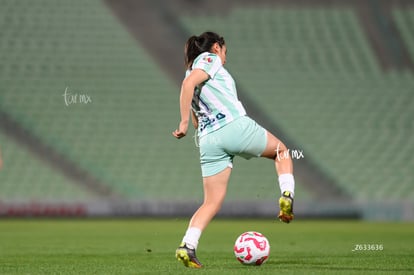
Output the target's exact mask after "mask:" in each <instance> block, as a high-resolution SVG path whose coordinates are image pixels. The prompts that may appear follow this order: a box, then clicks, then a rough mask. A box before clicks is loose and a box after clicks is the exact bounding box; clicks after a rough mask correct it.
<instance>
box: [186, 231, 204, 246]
mask: <svg viewBox="0 0 414 275" xmlns="http://www.w3.org/2000/svg"><path fill="white" fill-rule="evenodd" d="M200 236H201V230H200V229H198V228H197V227H190V228H188V229H187V231H186V232H185V235H184V238H183V242H184V243H186V244H187V247H188V248H190V249H197V246H198V240H199V239H200Z"/></svg>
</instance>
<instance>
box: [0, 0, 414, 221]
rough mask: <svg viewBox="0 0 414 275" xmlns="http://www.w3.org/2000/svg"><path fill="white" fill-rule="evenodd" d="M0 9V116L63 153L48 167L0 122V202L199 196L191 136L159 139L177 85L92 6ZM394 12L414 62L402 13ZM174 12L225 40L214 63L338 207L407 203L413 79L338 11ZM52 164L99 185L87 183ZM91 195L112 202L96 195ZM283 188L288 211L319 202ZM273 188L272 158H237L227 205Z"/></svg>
mask: <svg viewBox="0 0 414 275" xmlns="http://www.w3.org/2000/svg"><path fill="white" fill-rule="evenodd" d="M236 2H237V1H236ZM146 3H147V2H146ZM0 4H1V7H2V8H1V9H0V30H1V32H0V112H2V113H5V114H7V116H9V117H10V118H11V119H12V121H13V123H16V127H17V128H19V129H20V128H22V129H24V131H26V133H27V135H28V136H30V137H33V138H32V139H31V140H36V142H38V143H39V144H40V145H41V146H45V147H47V148H48V149H49V151H47V152H52V153H53V154H56V155H58V156H59V158H58V159H63V160H64V161H62V163H60V164H59V165H56V166H53V165H51V163H50V162H47V161H45V159H46V160H47V159H48V156H47V155H46V156H44V155H42V156H40V155H39V154H42V153H39V151H36V150H30V148H29V147H30V146H36V144H33V143H31V144H24V139H23V140H22V139H19V140H15V139H13V137H12V136H13V135H11V134H10V133H8V132H7V133H6V132H5V131H9V129H10V128H9V127H10V125H9V126H8V127H4V125H3V124H2V122H1V120H0V148H1V149H2V151H3V158H4V163H5V165H4V168H3V170H2V171H0V203H2V202H3V203H4V202H8V201H12V202H28V201H49V202H58V201H64V202H85V203H88V202H99V201H103V200H108V201H111V200H112V199H114V198H115V203H116V204H122V203H135V202H145V203H147V202H150V203H155V204H156V205H157V203H158V202H159V203H160V207H169V206H165V205H164V204H162V203H165V202H172V203H174V202H179V203H181V202H183V201H187V200H188V201H191V202H194V203H195V204H197V203H199V202H201V200H202V185H201V177H200V168H199V164H198V148H197V147H196V146H195V144H194V142H193V140H192V135H193V133H192V132H190V133H189V135H188V137H186V138H185V139H183V140H180V141H177V140H175V139H174V138H173V137H172V136H171V132H172V131H173V130H174V129H175V127H176V126H177V123H178V119H179V110H178V100H179V99H178V95H179V85H178V84H177V83H178V82H179V80H178V81H177V79H173V78H172V77H171V75H172V74H171V73H169V72H168V71H167V69H166V67H165V66H163V64H162V63H160V62H159V61H156V59H155V58H154V56H153V55H152V54H153V53H152V52H151V51H149V50H148V49H147V48H145V46H144V44H145V43H143V41H140V40H139V39H138V40H137V39H135V38H136V37H138V36H134V34H131V33H129V32H128V31H127V29H126V28H125V26H123V25H122V23H121V22H120V21H119V20H118V19H117V18H116V17H115V16H114V15H113V14H112V13H111V10H110V9H109V8H108V7H107V6H105V4H104V2H102V1H98V0H92V1H86V2H85V1H81V0H75V1H70V2H64V1H52V0H41V1H29V0H22V1H7V0H0ZM392 14H393V17H394V19H395V22H396V26H397V28H398V30H399V31H400V32H401V36H402V37H403V39H404V42H405V43H406V46H407V48H408V49H409V51H410V53H411V55H412V57H413V58H414V35H413V29H412V25H413V24H412V23H413V10H412V9H398V8H396V9H394V10H393V12H392ZM176 16H177V18H176V19H177V22H176V23H177V24H178V25H177V26H176V27H177V28H182V29H180V30H184V31H183V33H201V32H203V31H205V30H207V29H208V30H214V31H217V32H219V33H222V34H223V35H224V36H225V38H226V41H227V45H228V57H227V59H228V60H227V61H228V63H227V65H226V66H227V67H228V69H229V70H230V72H231V73H232V75H233V76H234V77H235V79H236V82H237V85H238V87H240V89H242V90H243V92H244V96H245V97H246V98H247V99H248V101H250V102H252V103H254V104H255V106H258V107H259V108H260V112H261V115H262V116H264V117H266V118H267V119H268V120H269V121H270V122H274V123H275V124H277V125H278V126H279V129H280V130H281V131H282V133H283V135H284V136H287V137H289V140H290V141H292V144H295V146H297V148H290V149H291V150H294V149H298V150H302V151H303V152H304V159H299V160H295V162H300V161H307V162H310V163H313V164H315V165H316V166H317V168H318V170H320V171H321V172H322V173H323V174H325V175H327V177H328V178H331V179H333V180H332V185H335V187H336V188H338V189H339V190H341V191H342V192H343V193H345V194H346V195H348V196H349V197H351V198H353V200H350V201H346V203H348V204H349V207H353V206H355V205H358V204H359V203H371V202H372V203H373V204H374V205H375V207H377V204H376V203H378V202H382V201H389V202H399V201H401V202H407V201H412V200H413V199H414V189H413V188H412V178H413V176H414V174H413V172H412V168H411V167H413V166H414V158H413V157H412V155H411V154H412V152H414V140H413V139H412V136H413V134H414V129H413V126H414V125H413V120H412V118H413V117H414V94H413V92H414V78H413V71H411V70H409V69H405V70H397V69H390V70H387V71H384V70H383V69H382V68H381V66H380V64H379V62H378V59H377V57H376V56H375V54H374V52H373V50H372V48H371V46H370V43H369V42H368V40H367V37H366V35H365V34H364V32H363V30H362V28H361V26H360V22H359V20H358V17H357V15H356V12H355V11H354V10H353V9H352V8H351V7H350V6H346V5H343V6H335V5H333V6H329V7H323V6H322V7H321V6H318V7H316V8H315V7H309V6H306V7H300V6H282V7H280V6H277V5H273V4H272V3H270V2H269V3H267V4H265V5H260V6H254V5H244V6H240V5H238V6H237V5H236V7H232V8H229V10H228V11H226V13H223V14H221V13H217V14H216V13H212V12H211V11H209V12H205V13H203V14H197V15H194V14H192V13H189V12H188V11H186V10H182V11H181V10H180V11H179V13H177V14H176ZM156 31H157V28H156V27H154V32H156ZM182 38H183V41H184V40H185V39H186V37H182ZM148 39H150V38H148ZM180 47H181V46H180ZM150 52H151V53H150ZM178 54H181V53H178ZM163 58H165V57H163ZM177 66H178V67H180V66H181V64H178V65H177ZM180 68H181V67H180ZM183 75H184V72H183ZM251 115H252V117H255V115H259V114H255V113H252V114H251ZM275 134H276V135H278V133H275ZM28 146H29V147H28ZM46 154H48V153H46ZM50 159H52V158H50ZM59 167H64V169H63V170H65V171H73V173H77V171H82V173H84V174H85V175H87V176H88V177H92V178H93V179H94V180H95V181H96V183H97V184H96V185H88V186H84V185H83V184H84V183H83V182H82V180H76V179H75V178H71V177H67V175H65V173H63V172H62V171H61V170H59V169H58V168H59ZM82 175H83V174H82ZM99 186H102V187H104V188H107V190H111V192H113V194H114V197H111V196H110V195H109V196H107V195H102V193H100V192H98V190H94V188H95V187H97V188H98V187H99ZM296 188H297V190H296V198H297V201H298V209H299V215H300V213H306V211H308V210H309V209H308V204H306V203H309V205H312V202H313V201H315V198H316V197H318V196H317V194H315V193H317V190H312V188H311V187H310V186H308V185H307V183H306V175H305V176H303V177H302V178H301V179H300V180H298V181H297V185H296ZM277 193H278V186H277V178H276V175H275V172H274V166H273V163H272V162H271V161H268V160H264V159H258V160H250V161H245V160H243V159H236V160H235V167H234V173H233V174H232V178H231V182H230V186H229V190H228V198H227V201H228V202H237V203H240V202H241V203H244V202H246V203H251V202H256V201H263V202H272V203H273V201H274V199H275V197H276V194H277ZM324 199H326V201H327V202H329V203H332V201H331V200H330V198H324ZM301 201H302V202H306V203H305V204H301ZM173 205H174V204H173ZM329 205H332V204H329ZM176 206H177V205H176ZM139 207H140V206H139ZM184 207H185V206H184ZM341 207H342V206H341ZM346 207H347V206H345V208H346ZM155 208H156V207H155ZM328 208H331V209H336V208H335V206H332V207H328ZM342 208H343V207H342ZM125 209H126V208H125ZM158 210H159V209H155V210H154V211H155V212H157V211H158ZM371 210H372V209H371V208H370V209H369V210H367V211H371ZM151 211H152V210H151ZM232 211H233V210H232ZM301 211H303V212H301ZM339 211H340V210H339ZM0 212H1V211H0ZM138 212H139V211H138ZM161 212H163V211H161ZM178 212H180V209H177V213H178ZM328 212H329V211H328ZM140 213H141V212H140ZM370 213H371V212H370ZM375 213H376V212H375V211H374V212H372V214H370V215H372V216H375V215H376V214H375Z"/></svg>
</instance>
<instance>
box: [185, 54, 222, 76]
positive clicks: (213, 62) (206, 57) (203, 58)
mask: <svg viewBox="0 0 414 275" xmlns="http://www.w3.org/2000/svg"><path fill="white" fill-rule="evenodd" d="M222 66H223V64H222V63H221V59H220V57H219V56H218V55H216V54H214V53H202V54H200V55H199V56H198V57H197V58H196V59H195V60H194V63H193V66H192V67H193V69H201V70H203V71H205V72H206V73H207V74H208V75H209V76H210V78H214V75H215V74H216V73H217V71H218V70H219V69H220V68H221V67H222Z"/></svg>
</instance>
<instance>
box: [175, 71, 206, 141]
mask: <svg viewBox="0 0 414 275" xmlns="http://www.w3.org/2000/svg"><path fill="white" fill-rule="evenodd" d="M208 79H209V75H208V74H207V73H206V72H205V71H204V70H202V69H194V70H192V71H191V73H190V74H189V75H188V76H187V77H186V78H185V79H184V80H183V83H182V84H181V93H180V114H181V121H180V124H179V126H178V129H177V130H175V131H174V132H173V133H172V134H173V136H174V137H176V138H182V137H184V136H185V135H186V134H187V130H188V123H189V117H190V110H191V101H192V100H193V96H194V89H195V88H196V86H197V85H199V84H201V83H203V82H204V81H206V80H208Z"/></svg>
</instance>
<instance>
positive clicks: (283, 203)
mask: <svg viewBox="0 0 414 275" xmlns="http://www.w3.org/2000/svg"><path fill="white" fill-rule="evenodd" d="M279 207H280V211H279V215H278V216H277V217H278V218H279V220H280V221H282V222H285V223H289V222H290V221H291V220H293V216H294V215H293V198H292V194H291V193H290V192H289V191H285V192H283V193H282V196H281V197H280V199H279Z"/></svg>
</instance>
